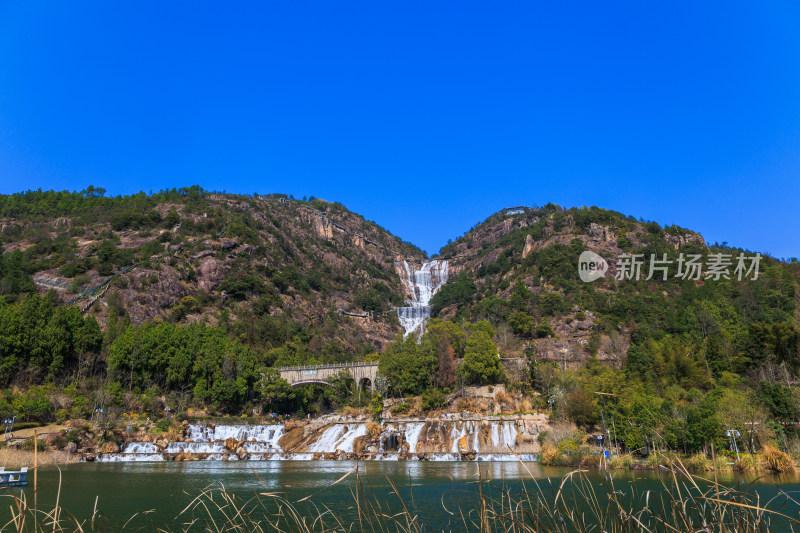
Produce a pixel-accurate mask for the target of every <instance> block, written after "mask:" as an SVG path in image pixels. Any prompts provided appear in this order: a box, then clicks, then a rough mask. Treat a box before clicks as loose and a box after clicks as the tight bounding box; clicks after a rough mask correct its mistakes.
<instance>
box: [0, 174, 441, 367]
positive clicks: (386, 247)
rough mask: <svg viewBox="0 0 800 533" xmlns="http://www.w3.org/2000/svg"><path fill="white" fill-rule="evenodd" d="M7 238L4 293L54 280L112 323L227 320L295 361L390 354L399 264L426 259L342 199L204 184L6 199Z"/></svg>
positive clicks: (70, 298)
mask: <svg viewBox="0 0 800 533" xmlns="http://www.w3.org/2000/svg"><path fill="white" fill-rule="evenodd" d="M0 239H2V252H3V255H2V257H3V258H4V259H5V260H4V262H3V263H4V264H5V270H6V271H7V272H6V273H5V274H4V275H3V280H4V281H3V282H2V284H0V294H3V295H4V297H5V299H6V301H7V302H12V301H13V300H14V299H16V298H18V295H19V294H20V293H24V292H26V291H31V290H35V291H36V292H39V293H41V294H44V293H46V292H47V291H49V290H51V289H52V290H55V291H56V293H57V294H58V300H59V301H61V302H62V303H74V305H77V306H79V307H80V309H81V310H82V311H83V312H84V313H85V314H88V315H90V316H93V317H95V318H96V319H97V321H98V322H99V324H100V325H101V326H102V327H104V328H105V326H106V325H107V323H108V322H109V320H117V319H118V318H120V317H123V318H124V320H126V321H129V322H130V323H132V324H142V323H145V322H148V321H153V320H158V321H166V322H170V323H174V324H183V325H185V324H189V323H205V324H208V325H211V326H215V325H219V324H223V323H224V324H225V325H226V327H228V328H229V329H230V330H231V334H232V335H234V336H235V337H237V338H239V339H241V340H243V341H244V342H246V343H247V344H249V345H252V346H255V347H258V348H259V349H261V350H264V351H268V350H269V349H272V348H278V347H281V346H284V345H285V344H286V343H287V342H290V341H292V340H293V339H294V340H296V341H297V344H298V345H299V346H302V348H301V349H298V350H296V353H294V354H291V355H286V356H284V357H282V361H281V363H284V364H288V363H292V362H297V363H302V362H308V361H312V360H313V361H327V362H335V361H340V360H347V359H352V358H353V357H359V356H362V357H363V355H365V354H366V353H369V352H374V351H379V350H381V349H382V348H383V347H384V346H385V344H386V343H387V342H388V341H389V340H390V339H391V338H393V337H394V336H395V335H396V334H397V333H398V332H399V331H402V328H400V326H399V323H398V321H397V318H396V316H395V313H394V312H393V311H392V308H393V307H396V306H398V305H401V304H402V302H403V298H402V295H403V287H402V286H401V280H400V278H399V276H398V275H397V273H396V269H395V266H394V263H395V260H396V259H398V258H402V259H408V260H409V261H414V262H421V261H422V260H423V259H424V257H425V256H424V254H423V253H422V252H421V251H420V250H419V249H418V248H417V247H415V246H413V245H411V244H409V243H406V242H403V241H402V240H401V239H399V238H397V237H395V236H393V235H391V234H390V233H389V232H387V231H386V230H384V229H383V228H381V227H380V226H378V225H377V224H375V223H373V222H370V221H367V220H365V219H364V218H363V217H361V216H359V215H357V214H355V213H352V212H350V211H349V210H347V209H346V208H345V207H344V206H343V205H341V204H339V203H330V202H327V201H324V200H322V199H314V198H311V199H308V200H295V199H292V198H288V197H286V196H285V195H279V194H275V195H267V196H261V195H252V196H243V195H234V194H218V193H209V192H207V191H203V190H202V189H200V188H199V187H196V186H195V187H190V188H183V189H180V190H170V191H162V192H159V193H155V194H150V195H146V194H144V193H140V194H137V195H133V196H124V197H106V196H105V195H104V191H103V190H102V189H95V188H94V187H91V188H89V189H87V190H85V191H81V192H76V193H69V192H42V191H29V192H26V193H20V194H14V195H7V196H0ZM32 284H33V285H32ZM87 291H89V292H88V293H87ZM82 295H83V296H82ZM346 313H350V314H349V315H348V314H346ZM356 315H363V317H361V316H356Z"/></svg>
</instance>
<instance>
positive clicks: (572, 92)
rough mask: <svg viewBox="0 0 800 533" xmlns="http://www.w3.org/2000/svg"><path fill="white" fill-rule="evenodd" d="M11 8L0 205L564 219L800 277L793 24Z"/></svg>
mask: <svg viewBox="0 0 800 533" xmlns="http://www.w3.org/2000/svg"><path fill="white" fill-rule="evenodd" d="M233 4H236V3H231V2H184V3H181V2H164V1H159V2H147V1H136V2H108V1H104V2H99V1H98V2H82V1H74V2H36V1H18V2H10V1H9V2H0V192H16V191H19V190H24V189H28V188H34V189H35V188H39V187H41V188H43V189H49V188H56V189H65V188H66V189H82V188H84V187H85V186H87V185H89V184H94V185H98V186H103V187H106V188H107V189H108V190H109V192H110V193H113V194H121V193H131V192H136V191H139V190H144V191H148V190H157V189H160V188H165V187H173V186H185V185H191V184H194V183H198V184H200V185H202V186H203V187H205V188H207V189H216V190H227V191H230V192H243V193H249V192H259V193H267V192H286V193H291V194H294V195H295V196H299V197H302V196H304V195H315V196H318V197H321V198H325V199H329V200H338V201H341V202H342V203H344V204H345V205H347V206H348V207H349V208H351V209H353V210H354V211H357V212H359V213H361V214H363V215H364V216H366V217H367V218H369V219H372V220H375V221H376V222H378V223H379V224H381V225H383V226H384V227H386V228H388V229H390V230H391V231H393V232H394V233H396V234H398V235H399V236H401V237H402V238H404V239H406V240H409V241H412V242H414V243H415V244H418V245H419V246H421V247H422V248H424V249H426V250H428V251H429V252H431V253H432V252H435V251H437V250H438V249H439V247H440V246H442V245H444V244H445V243H446V242H447V239H448V238H456V237H457V236H459V235H461V234H462V233H463V232H464V231H466V230H468V229H469V228H470V226H472V225H473V224H475V223H477V222H479V221H481V220H483V219H484V218H485V217H486V216H488V215H489V214H491V213H492V212H494V211H496V210H498V209H500V208H503V207H506V206H512V205H519V204H524V205H531V204H533V203H536V204H544V203H547V202H551V201H552V202H555V203H558V204H562V205H566V206H576V205H577V206H581V205H598V206H601V207H607V208H611V209H617V210H619V211H622V212H624V213H626V214H632V215H634V216H637V217H644V218H646V219H652V220H656V221H658V222H661V223H667V224H672V223H676V224H680V225H682V226H686V227H689V228H691V229H694V230H697V231H700V232H701V233H703V235H704V236H705V237H706V240H708V241H711V242H713V241H728V242H729V243H730V244H732V245H737V246H743V247H746V248H749V249H751V250H759V251H766V252H769V253H771V254H773V255H776V256H778V257H791V256H798V255H800V237H798V235H800V230H799V229H798V223H797V220H798V216H797V207H798V205H799V204H800V202H798V199H799V198H800V31H798V30H797V28H798V26H799V25H800V4H798V3H797V2H768V3H765V2H719V3H713V2H696V1H693V2H641V1H639V2H631V3H628V4H610V3H608V2H596V1H592V2H584V3H577V2H572V3H570V2H409V1H406V2H363V3H355V2H353V3H350V2H330V1H326V2H253V3H251V4H237V5H233Z"/></svg>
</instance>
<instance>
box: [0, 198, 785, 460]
mask: <svg viewBox="0 0 800 533" xmlns="http://www.w3.org/2000/svg"><path fill="white" fill-rule="evenodd" d="M331 221H333V223H334V224H336V225H338V226H339V227H341V228H344V229H346V230H347V232H345V231H340V232H339V233H335V231H338V230H332V229H331V226H330V222H331ZM0 228H1V229H2V231H1V232H0V243H1V244H2V245H3V248H2V254H0V389H1V390H2V393H0V417H7V416H12V415H17V416H18V417H20V418H21V419H24V420H28V421H51V420H64V419H67V418H88V417H89V416H91V414H92V413H93V412H94V410H95V409H97V408H98V407H103V408H105V409H116V410H117V411H119V412H122V411H123V410H124V411H131V410H133V411H136V412H143V413H147V414H148V415H150V416H156V417H158V416H163V415H164V414H165V413H179V414H180V415H181V416H184V415H185V414H186V413H187V412H188V411H189V410H190V409H196V410H199V411H203V412H207V413H210V414H214V413H218V414H242V413H245V414H250V413H253V412H254V411H255V412H262V413H263V412H271V413H281V414H286V415H301V416H302V415H305V414H307V413H319V412H325V411H329V410H333V409H341V408H344V407H346V406H351V407H368V408H370V409H372V411H373V412H374V413H375V414H376V415H378V414H379V413H380V412H381V409H382V406H383V401H385V400H386V399H388V398H392V399H393V400H394V401H393V405H394V407H392V411H393V412H396V413H397V414H402V413H403V411H404V409H408V408H409V405H410V403H411V402H412V400H411V398H412V397H418V398H419V399H420V402H421V404H420V405H421V406H422V409H423V410H425V411H428V410H436V409H441V408H443V407H444V406H445V404H446V402H447V398H448V397H450V396H451V395H452V394H453V393H456V392H458V391H463V390H464V389H465V388H466V387H470V386H481V385H495V384H499V383H503V384H505V386H506V387H507V389H508V390H510V391H513V392H516V393H519V394H522V395H525V396H526V397H529V398H530V400H531V402H530V405H531V406H532V408H533V409H536V410H540V411H550V412H551V413H552V416H553V417H555V418H562V419H565V420H571V421H573V422H575V423H576V424H578V425H579V426H581V427H583V428H585V429H586V430H589V431H591V430H594V429H596V428H609V427H612V426H613V428H614V434H615V435H616V436H617V437H618V438H619V440H621V441H623V442H624V443H625V445H626V446H627V447H629V448H631V449H636V448H641V447H643V446H647V445H650V444H652V443H655V442H658V443H661V444H662V445H664V446H668V447H669V448H671V449H675V450H682V451H686V452H691V451H696V450H700V449H703V447H705V446H707V445H708V444H709V443H712V442H713V443H715V444H716V445H717V446H718V447H720V446H721V447H724V446H725V444H726V440H725V431H726V430H728V429H737V430H739V431H740V432H741V433H742V434H743V435H747V436H748V439H747V441H748V443H749V445H750V446H753V447H757V446H759V445H760V444H763V443H765V442H768V441H777V442H779V443H782V445H783V446H785V447H791V446H795V447H797V448H798V451H800V434H798V430H797V424H798V423H800V412H798V410H800V387H798V381H797V376H798V372H800V330H799V329H798V318H799V317H800V306H799V305H798V303H800V291H798V284H799V283H800V263H798V261H797V260H794V259H793V260H777V259H775V258H771V257H768V256H764V257H763V258H762V260H761V263H760V266H759V274H758V276H757V279H753V276H750V277H749V278H745V279H742V280H738V279H736V278H735V277H731V279H724V278H721V279H708V278H701V279H682V278H680V277H674V276H670V277H668V278H667V279H661V278H655V279H651V280H644V279H641V280H638V281H637V280H628V279H620V280H618V279H615V276H613V275H608V276H606V277H605V278H603V279H600V280H598V281H596V282H593V283H584V282H582V281H581V280H580V279H579V277H578V270H577V258H578V256H579V255H580V254H581V252H583V251H585V250H592V251H595V252H598V253H601V255H603V256H604V257H609V258H613V257H618V256H619V255H620V254H625V253H628V254H632V253H636V254H643V256H644V257H650V256H651V255H652V256H655V257H663V256H669V257H675V256H677V254H679V253H684V254H701V255H703V256H707V255H708V254H719V253H721V254H730V255H732V256H735V255H737V254H740V253H747V254H751V252H749V251H746V250H739V249H735V248H731V247H729V246H727V245H726V244H725V243H722V244H719V243H717V244H713V245H709V244H707V243H705V242H704V240H703V239H702V237H701V236H699V235H697V234H695V233H693V232H690V231H689V230H686V229H683V228H679V227H677V226H668V227H662V226H661V225H659V224H657V223H655V222H646V221H642V220H637V219H634V218H632V217H626V216H624V215H621V214H619V213H616V212H613V211H607V210H603V209H599V208H580V209H578V208H573V209H566V210H565V209H562V208H560V207H558V206H555V205H552V204H548V205H546V206H544V207H541V208H539V207H533V208H528V209H526V210H525V212H524V213H522V214H514V215H510V214H507V213H504V212H501V213H497V214H495V215H493V216H492V217H490V218H489V219H487V220H486V221H484V222H483V223H481V224H479V225H477V226H476V227H474V228H472V229H471V230H470V231H469V232H467V233H466V234H465V235H464V236H462V237H461V238H459V239H457V240H456V241H454V242H451V243H449V244H448V245H447V246H445V247H444V248H443V249H442V250H441V251H440V253H439V256H438V257H440V258H443V259H448V260H449V261H450V263H451V271H452V272H454V273H455V274H454V275H453V276H452V277H451V279H450V280H449V282H448V283H447V284H445V285H444V286H443V288H442V289H441V290H440V291H439V292H438V293H437V294H436V295H435V297H434V299H433V302H432V304H433V310H432V312H433V315H434V317H436V318H434V319H432V320H430V321H429V323H428V327H427V330H426V332H425V334H424V335H422V336H421V337H420V338H419V339H417V338H415V337H414V336H408V337H405V338H404V337H403V336H402V335H401V334H400V333H399V332H400V331H401V328H400V327H399V325H398V323H397V320H396V317H395V315H394V313H393V312H391V310H392V308H393V307H394V306H397V305H401V304H402V301H403V299H404V295H403V293H402V288H401V287H400V284H399V281H398V276H397V275H396V272H395V270H394V261H395V259H396V257H409V258H418V259H419V261H421V260H422V259H424V254H422V253H421V252H420V251H419V249H417V248H415V247H414V246H412V245H410V244H408V243H404V242H403V241H402V240H400V239H398V238H396V237H394V236H392V235H390V234H388V232H386V231H385V230H383V229H382V228H380V227H379V226H377V225H376V224H374V223H372V222H369V221H365V220H364V219H363V218H362V217H359V216H358V215H355V214H353V213H351V212H349V211H348V210H347V209H346V208H345V207H344V206H342V205H341V204H336V203H329V202H325V201H323V200H318V199H314V198H310V199H302V200H300V199H292V198H288V197H286V196H283V195H270V196H258V195H251V196H245V195H226V194H218V193H209V192H207V191H203V190H202V189H200V188H199V187H196V186H195V187H189V188H184V189H177V190H170V191H161V192H158V193H152V194H145V193H140V194H137V195H133V196H123V197H108V196H106V195H105V191H104V190H103V189H99V188H94V187H90V188H88V189H86V190H85V191H80V192H72V193H71V192H52V191H51V192H43V191H29V192H26V193H20V194H14V195H8V196H0ZM348 232H349V233H348ZM354 235H355V236H354ZM366 241H370V242H372V243H373V244H365V242H366ZM612 263H613V260H612ZM612 274H613V272H612ZM43 277H46V278H47V279H45V280H43ZM48 280H50V281H48ZM48 283H51V284H52V283H55V284H56V285H57V286H53V285H50V286H48V285H47V284H48ZM59 284H60V285H59ZM342 309H344V310H347V311H356V312H359V313H362V312H363V313H368V314H370V317H371V318H370V320H361V321H359V319H355V318H352V317H350V316H347V315H345V314H342V313H340V312H339V311H340V310H342ZM564 354H566V355H564ZM507 358H522V359H524V360H526V361H527V362H528V368H529V369H530V371H529V372H528V373H527V375H525V376H523V377H522V379H519V378H515V379H512V378H511V377H509V376H508V375H507V374H506V372H505V371H504V369H503V365H502V364H501V361H502V360H503V359H507ZM352 360H376V361H378V364H379V378H378V382H377V383H376V385H377V392H376V393H375V394H374V395H370V393H369V392H367V391H359V390H357V389H356V387H355V383H353V381H352V379H350V378H349V377H348V376H347V375H346V374H342V375H340V377H339V378H338V379H337V380H335V381H334V383H333V384H332V385H331V386H329V387H320V386H314V385H307V386H304V387H299V388H294V389H293V388H291V387H290V386H289V385H288V383H286V382H285V381H283V380H282V379H280V377H279V375H278V373H277V371H276V370H275V368H276V367H279V366H285V365H294V364H313V363H326V362H344V361H352ZM402 399H406V400H402Z"/></svg>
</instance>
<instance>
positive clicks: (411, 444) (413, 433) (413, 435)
mask: <svg viewBox="0 0 800 533" xmlns="http://www.w3.org/2000/svg"><path fill="white" fill-rule="evenodd" d="M424 426H425V422H412V423H410V424H406V429H405V433H406V442H407V443H408V453H416V451H417V443H418V442H419V435H420V433H422V428H423V427H424Z"/></svg>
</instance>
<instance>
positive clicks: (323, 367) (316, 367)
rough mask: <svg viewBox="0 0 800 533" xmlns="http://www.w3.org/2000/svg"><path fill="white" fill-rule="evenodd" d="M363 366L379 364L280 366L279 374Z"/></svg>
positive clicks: (358, 362) (363, 362)
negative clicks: (292, 371)
mask: <svg viewBox="0 0 800 533" xmlns="http://www.w3.org/2000/svg"><path fill="white" fill-rule="evenodd" d="M363 366H378V363H377V362H370V361H357V362H353V363H331V364H329V365H301V366H280V367H277V368H276V370H277V371H278V372H288V371H291V370H326V369H334V368H357V367H363Z"/></svg>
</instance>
